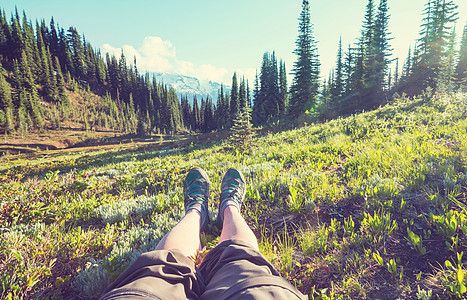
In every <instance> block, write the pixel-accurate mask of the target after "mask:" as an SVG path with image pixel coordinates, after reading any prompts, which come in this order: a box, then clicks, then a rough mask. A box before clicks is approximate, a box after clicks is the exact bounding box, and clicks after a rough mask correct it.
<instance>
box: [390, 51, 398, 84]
mask: <svg viewBox="0 0 467 300" xmlns="http://www.w3.org/2000/svg"><path fill="white" fill-rule="evenodd" d="M395 68H396V69H395V70H394V83H393V84H392V85H393V86H397V85H398V84H399V58H396V67H395ZM389 88H391V87H389Z"/></svg>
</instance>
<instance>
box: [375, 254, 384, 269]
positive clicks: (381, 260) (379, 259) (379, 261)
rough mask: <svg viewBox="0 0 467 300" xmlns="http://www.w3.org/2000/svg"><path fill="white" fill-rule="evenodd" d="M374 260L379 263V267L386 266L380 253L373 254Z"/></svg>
mask: <svg viewBox="0 0 467 300" xmlns="http://www.w3.org/2000/svg"><path fill="white" fill-rule="evenodd" d="M373 259H374V260H375V261H376V262H377V263H378V265H380V266H384V260H383V258H382V257H381V255H380V254H379V251H376V252H373Z"/></svg>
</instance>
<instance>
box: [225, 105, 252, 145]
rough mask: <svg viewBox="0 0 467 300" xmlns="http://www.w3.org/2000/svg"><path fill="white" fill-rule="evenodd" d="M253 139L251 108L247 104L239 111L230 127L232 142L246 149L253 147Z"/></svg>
mask: <svg viewBox="0 0 467 300" xmlns="http://www.w3.org/2000/svg"><path fill="white" fill-rule="evenodd" d="M252 141H253V127H252V124H251V109H250V107H248V106H245V107H243V108H242V109H241V110H240V112H239V113H238V115H237V117H236V118H235V120H234V122H233V125H232V127H231V129H230V142H231V144H232V145H233V146H234V147H235V148H237V149H239V150H240V151H244V150H246V149H248V148H250V147H251V144H252Z"/></svg>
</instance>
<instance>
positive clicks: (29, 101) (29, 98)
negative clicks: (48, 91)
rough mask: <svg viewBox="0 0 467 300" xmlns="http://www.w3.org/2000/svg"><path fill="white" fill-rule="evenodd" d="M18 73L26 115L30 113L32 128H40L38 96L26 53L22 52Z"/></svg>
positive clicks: (41, 122)
mask: <svg viewBox="0 0 467 300" xmlns="http://www.w3.org/2000/svg"><path fill="white" fill-rule="evenodd" d="M19 72H20V74H18V76H21V77H20V78H22V80H21V87H20V91H19V92H20V93H21V90H22V89H24V93H25V94H24V99H25V100H26V101H25V105H26V108H27V109H28V114H29V113H30V114H31V115H32V118H33V124H34V126H36V127H39V128H42V126H43V119H42V114H41V109H40V106H39V95H38V94H37V89H36V85H35V83H34V79H33V76H32V72H31V69H30V68H29V65H28V59H27V56H26V52H24V51H23V53H22V55H21V60H20V61H19Z"/></svg>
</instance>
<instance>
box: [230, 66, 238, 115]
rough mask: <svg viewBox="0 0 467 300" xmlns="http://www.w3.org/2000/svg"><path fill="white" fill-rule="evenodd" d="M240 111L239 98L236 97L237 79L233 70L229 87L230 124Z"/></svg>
mask: <svg viewBox="0 0 467 300" xmlns="http://www.w3.org/2000/svg"><path fill="white" fill-rule="evenodd" d="M239 111H240V99H239V97H238V81H237V73H236V72H235V73H234V74H233V77H232V87H231V89H230V121H231V122H230V124H233V123H232V122H233V120H234V119H235V118H236V116H237V114H238V113H239Z"/></svg>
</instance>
